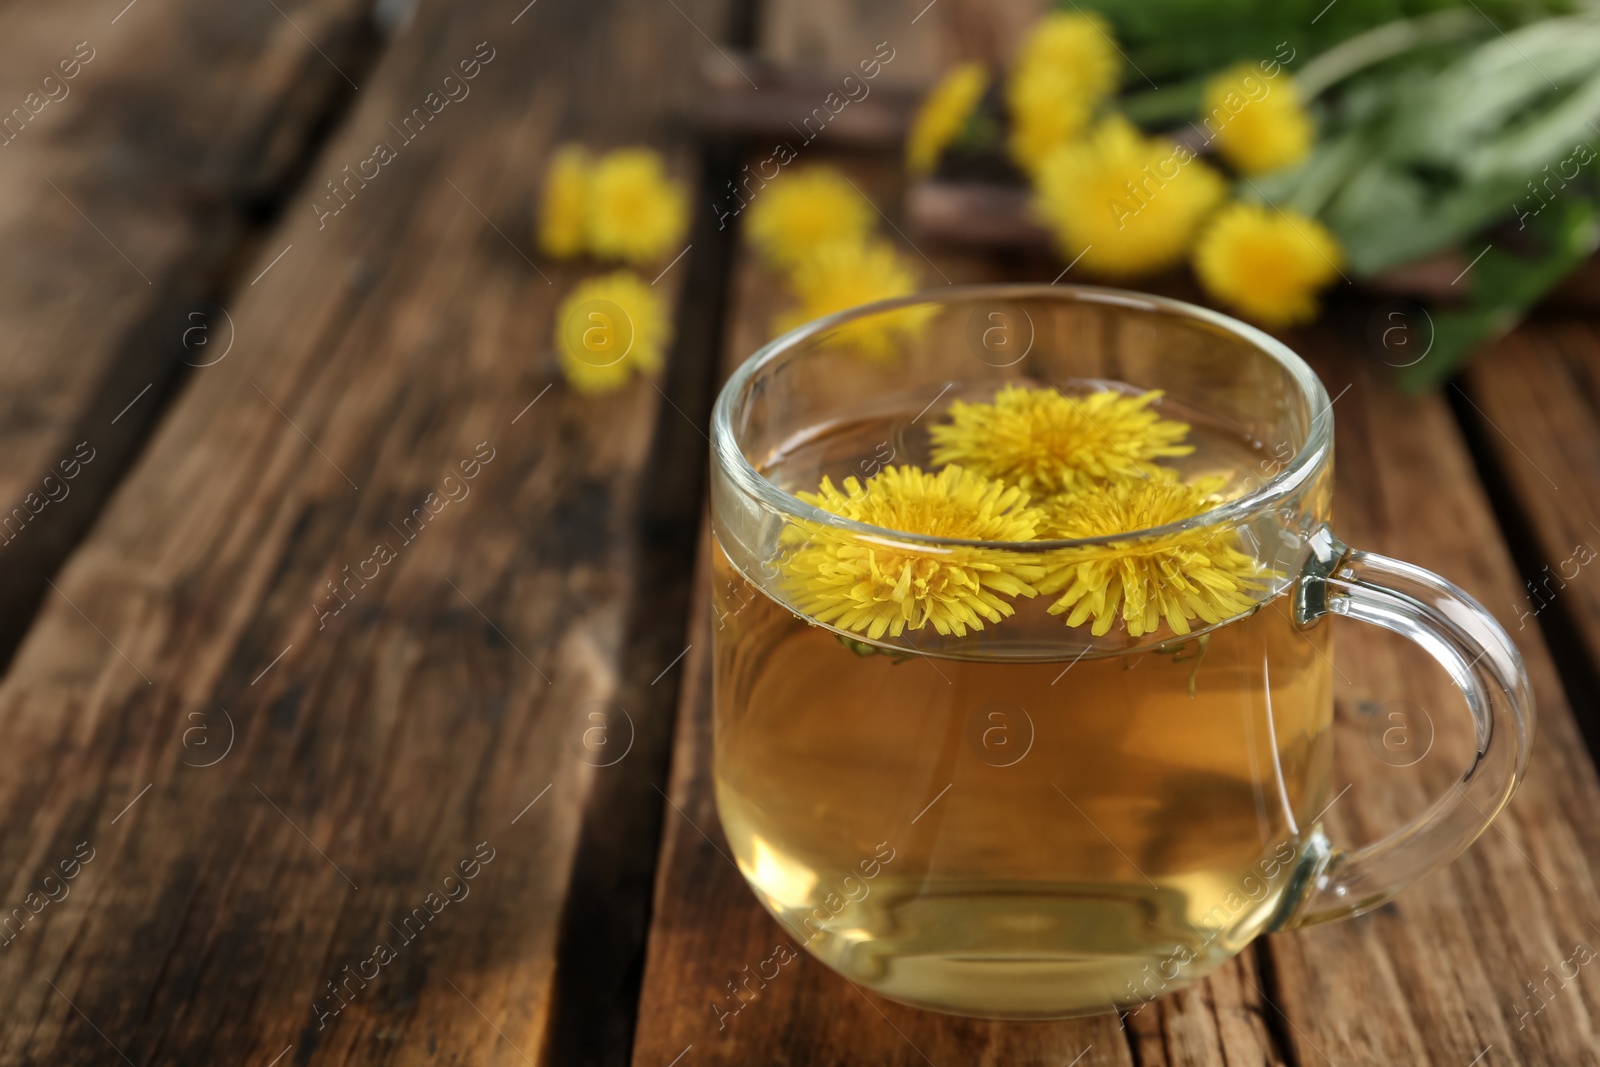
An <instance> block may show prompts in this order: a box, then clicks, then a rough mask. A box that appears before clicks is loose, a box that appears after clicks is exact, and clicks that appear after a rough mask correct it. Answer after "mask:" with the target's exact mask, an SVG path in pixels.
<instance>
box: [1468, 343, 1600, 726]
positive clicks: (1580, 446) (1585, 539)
mask: <svg viewBox="0 0 1600 1067" xmlns="http://www.w3.org/2000/svg"><path fill="white" fill-rule="evenodd" d="M1452 388H1453V389H1454V390H1455V395H1456V397H1457V398H1458V399H1459V401H1460V403H1462V404H1463V405H1464V406H1465V407H1466V408H1467V414H1468V417H1469V418H1471V419H1472V420H1474V421H1475V422H1476V423H1477V425H1478V428H1479V432H1480V435H1481V438H1480V439H1481V441H1482V443H1483V446H1484V447H1485V448H1486V449H1487V450H1488V451H1489V452H1490V453H1491V454H1492V458H1493V460H1494V463H1495V466H1496V468H1497V469H1498V472H1499V477H1500V480H1501V481H1502V482H1503V484H1504V489H1505V490H1506V492H1507V494H1508V499H1507V500H1506V505H1507V506H1508V507H1509V508H1511V509H1512V511H1513V515H1512V516H1511V520H1512V521H1519V522H1520V523H1522V524H1523V526H1524V528H1525V531H1526V533H1527V535H1528V537H1529V539H1530V543H1529V544H1528V546H1527V548H1528V550H1529V558H1528V560H1527V561H1526V563H1525V565H1524V573H1523V586H1522V588H1521V589H1520V590H1518V591H1516V593H1514V594H1513V596H1512V597H1511V598H1510V599H1509V600H1508V601H1506V602H1505V604H1504V609H1505V612H1506V616H1507V617H1508V618H1509V619H1510V620H1511V625H1514V626H1516V627H1518V628H1532V627H1535V626H1538V625H1541V624H1544V625H1546V626H1547V627H1554V629H1555V630H1556V631H1558V632H1561V633H1565V634H1566V635H1568V637H1569V638H1570V639H1571V640H1572V642H1573V644H1574V646H1575V647H1574V649H1573V651H1574V653H1575V654H1576V656H1577V657H1579V658H1581V659H1583V660H1586V661H1587V663H1588V664H1589V665H1590V667H1589V669H1590V670H1591V672H1592V671H1593V670H1594V665H1600V582H1597V581H1595V580H1594V575H1593V574H1592V573H1591V568H1590V564H1591V563H1592V562H1593V560H1594V559H1595V558H1597V555H1600V500H1597V499H1596V495H1595V492H1594V488H1593V487H1594V486H1596V485H1600V329H1597V328H1596V323H1595V320H1594V319H1592V318H1589V319H1578V318H1565V319H1560V318H1547V319H1539V320H1536V321H1534V322H1532V323H1530V324H1528V325H1527V326H1525V327H1524V328H1523V329H1521V330H1518V331H1517V332H1516V333H1513V334H1512V335H1510V336H1509V337H1507V338H1506V339H1505V340H1504V341H1502V342H1500V343H1499V344H1497V345H1495V346H1494V347H1493V348H1491V349H1490V350H1489V351H1487V352H1485V353H1483V354H1482V356H1480V357H1479V359H1478V360H1477V361H1476V362H1474V363H1473V364H1472V365H1471V367H1470V368H1469V369H1468V371H1467V373H1466V374H1465V375H1464V380H1463V381H1462V382H1461V383H1460V384H1458V385H1456V386H1454V387H1452ZM1590 680H1591V681H1592V677H1591V679H1590ZM1586 711H1587V712H1588V715H1589V717H1590V719H1591V723H1593V722H1594V721H1595V714H1594V709H1593V708H1588V709H1586Z"/></svg>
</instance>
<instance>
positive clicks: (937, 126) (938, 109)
mask: <svg viewBox="0 0 1600 1067" xmlns="http://www.w3.org/2000/svg"><path fill="white" fill-rule="evenodd" d="M988 88H989V75H988V72H986V71H985V70H984V69H983V64H981V63H961V64H958V65H957V66H956V67H954V68H952V69H951V71H950V73H948V74H946V75H945V76H944V77H943V78H941V79H939V84H938V85H935V86H934V87H933V91H932V92H930V93H929V94H928V96H927V99H925V100H923V101H922V106H921V107H920V108H918V109H917V117H916V118H915V119H914V120H912V123H911V132H910V133H909V134H908V135H907V137H906V167H907V169H908V170H910V171H911V173H912V174H917V175H921V174H931V173H932V172H933V168H934V167H935V166H936V165H937V164H938V162H939V157H940V156H941V155H943V154H944V150H945V149H946V148H948V147H950V143H951V142H952V141H954V140H955V139H956V138H957V137H958V136H959V135H960V134H961V131H962V129H963V128H964V127H965V126H966V124H967V120H968V119H970V118H971V117H972V111H973V109H974V108H975V107H977V106H978V101H979V100H981V99H982V98H983V94H984V91H985V90H986V89H988Z"/></svg>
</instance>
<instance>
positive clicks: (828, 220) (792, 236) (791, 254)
mask: <svg viewBox="0 0 1600 1067" xmlns="http://www.w3.org/2000/svg"><path fill="white" fill-rule="evenodd" d="M873 214H874V213H873V210H872V205H871V204H869V203H868V202H867V199H866V197H864V196H862V195H861V193H859V192H858V191H857V190H856V189H855V187H854V186H852V185H851V184H850V181H849V179H847V178H846V177H845V176H844V175H843V174H841V173H840V172H839V171H837V170H835V169H834V168H832V167H807V168H806V169H804V170H799V171H795V172H793V173H791V174H783V175H781V176H779V177H778V178H777V179H776V180H774V181H773V182H772V183H771V184H769V185H767V186H765V187H763V188H762V189H761V191H760V195H759V196H757V197H756V199H755V202H754V203H753V204H751V205H750V217H749V220H748V222H747V224H746V232H747V233H748V234H749V235H750V243H751V244H752V245H754V246H755V248H756V250H757V251H758V252H760V253H761V255H762V257H763V258H764V259H766V260H767V262H769V263H771V264H772V265H773V266H775V267H792V266H794V265H795V264H796V263H798V262H800V261H801V260H803V259H805V258H806V257H807V256H808V255H810V254H811V253H812V252H814V251H815V250H816V249H817V248H818V247H819V246H821V245H826V244H832V243H834V242H836V241H854V242H861V241H865V240H866V239H867V236H868V235H869V234H870V233H871V232H872V222H873Z"/></svg>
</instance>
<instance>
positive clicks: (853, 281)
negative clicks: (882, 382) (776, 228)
mask: <svg viewBox="0 0 1600 1067" xmlns="http://www.w3.org/2000/svg"><path fill="white" fill-rule="evenodd" d="M790 283H791V284H792V286H793V288H794V292H795V295H796V296H797V297H798V298H799V300H800V306H799V307H798V308H796V309H794V310H793V311H790V312H789V313H787V314H785V315H780V316H779V317H778V320H777V322H776V323H775V328H776V329H777V330H778V331H780V332H781V331H784V330H789V329H793V328H794V327H796V326H799V325H801V324H802V323H806V322H810V321H811V320H812V319H816V318H821V317H822V316H823V315H831V314H833V313H834V312H836V311H844V310H845V309H847V308H852V307H856V306H858V305H861V304H869V303H871V302H873V301H874V300H887V299H889V298H890V297H895V296H904V295H905V294H907V293H911V292H914V291H916V288H917V276H916V274H915V272H913V271H912V269H911V267H910V266H909V265H907V264H906V263H905V261H904V260H902V259H901V258H900V256H899V255H897V254H896V253H895V250H894V248H893V247H892V246H891V245H888V244H886V243H883V242H881V241H872V242H865V241H834V242H832V243H830V244H826V245H822V246H819V247H818V248H815V249H813V250H812V252H811V254H809V255H807V256H806V257H805V258H804V259H803V260H801V261H800V263H799V264H798V265H797V266H796V267H795V269H794V273H793V274H792V275H791V276H790ZM937 313H938V309H937V308H935V307H934V306H933V305H931V304H926V305H923V304H919V305H914V306H912V307H908V308H904V309H902V310H899V311H890V312H885V313H883V314H878V315H871V316H868V317H866V318H861V319H857V320H855V321H854V322H850V323H847V324H846V325H844V326H840V327H839V328H837V329H835V330H833V331H831V332H830V333H829V334H828V337H829V338H830V339H831V340H833V341H835V342H836V343H838V344H840V345H843V346H844V347H846V348H851V349H854V350H855V351H856V352H858V353H860V354H861V355H863V356H865V357H867V358H868V359H880V360H881V359H888V358H890V357H892V356H893V355H894V354H895V352H896V349H897V345H898V344H899V343H900V342H901V341H902V340H905V339H909V338H913V337H916V336H917V335H919V334H920V333H921V332H922V330H923V329H924V328H925V327H926V326H927V324H928V320H929V319H931V318H932V317H933V316H934V315H935V314H937Z"/></svg>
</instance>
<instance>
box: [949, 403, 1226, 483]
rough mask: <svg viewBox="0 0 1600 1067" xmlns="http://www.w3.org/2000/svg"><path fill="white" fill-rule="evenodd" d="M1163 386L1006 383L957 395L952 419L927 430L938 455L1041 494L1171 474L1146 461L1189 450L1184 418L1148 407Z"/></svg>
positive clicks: (979, 472) (951, 410)
mask: <svg viewBox="0 0 1600 1067" xmlns="http://www.w3.org/2000/svg"><path fill="white" fill-rule="evenodd" d="M1160 398H1161V393H1160V392H1148V393H1141V394H1139V395H1137V396H1130V395H1129V394H1127V393H1121V392H1117V391H1115V390H1112V389H1101V390H1097V391H1095V392H1093V393H1090V394H1089V395H1088V396H1080V397H1070V396H1066V395H1065V394H1063V393H1060V392H1058V391H1056V390H1055V389H1034V388H1025V387H1022V386H1015V385H1008V386H1006V387H1005V388H1003V389H1001V390H1000V391H999V392H998V393H997V394H995V398H994V402H993V403H990V404H972V403H967V402H965V401H961V400H957V401H955V402H954V403H952V404H951V405H950V411H949V422H946V423H941V424H939V425H936V426H934V427H933V428H932V429H931V430H930V431H929V436H930V437H931V438H932V439H933V461H934V462H935V463H958V464H961V465H963V466H965V467H967V468H968V469H969V470H972V471H974V472H976V473H978V474H981V475H983V476H984V477H987V478H999V479H1002V480H1004V481H1005V482H1007V483H1008V484H1011V485H1015V486H1017V487H1018V488H1020V489H1024V490H1026V491H1028V492H1030V493H1040V494H1044V495H1049V494H1055V493H1063V492H1065V493H1070V492H1074V491H1077V490H1081V489H1087V488H1089V487H1091V486H1094V485H1097V484H1099V483H1101V482H1105V481H1109V480H1111V479H1117V478H1121V479H1129V478H1132V479H1141V478H1170V477H1172V471H1171V470H1170V469H1169V468H1166V467H1162V466H1159V465H1158V464H1156V463H1154V462H1151V461H1152V460H1156V459H1160V458H1163V457H1168V456H1186V455H1188V454H1189V453H1191V452H1193V451H1194V446H1192V445H1186V444H1184V443H1183V439H1184V437H1185V436H1186V435H1187V434H1188V432H1189V427H1188V424H1186V423H1182V422H1175V421H1173V420H1171V419H1163V418H1162V417H1161V416H1160V415H1158V414H1156V412H1154V411H1152V410H1150V409H1151V405H1153V404H1154V403H1155V402H1156V401H1157V400H1159V399H1160Z"/></svg>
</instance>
